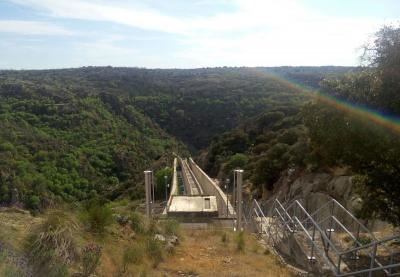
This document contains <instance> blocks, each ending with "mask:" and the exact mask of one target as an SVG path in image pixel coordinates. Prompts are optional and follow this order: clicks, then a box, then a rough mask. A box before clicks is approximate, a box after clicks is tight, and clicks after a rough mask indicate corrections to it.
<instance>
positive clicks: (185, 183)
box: [145, 156, 241, 229]
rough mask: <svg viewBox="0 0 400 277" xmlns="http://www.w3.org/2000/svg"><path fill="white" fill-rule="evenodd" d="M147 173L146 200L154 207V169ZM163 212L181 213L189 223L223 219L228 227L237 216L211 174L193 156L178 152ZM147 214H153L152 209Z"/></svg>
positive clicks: (182, 219)
mask: <svg viewBox="0 0 400 277" xmlns="http://www.w3.org/2000/svg"><path fill="white" fill-rule="evenodd" d="M147 174H148V175H147ZM147 174H145V177H146V178H147V179H146V182H145V183H146V184H147V185H146V203H147V202H149V206H150V211H151V202H152V201H151V199H152V198H151V193H152V192H151V191H152V188H151V183H152V177H151V176H152V173H151V174H150V173H147ZM240 187H241V185H240ZM149 195H150V196H149ZM149 197H150V198H149ZM238 197H240V198H241V196H238V195H237V196H235V198H238ZM146 207H147V205H146ZM162 214H163V215H164V216H173V217H178V218H180V221H181V222H186V223H189V222H190V223H193V222H196V223H199V222H203V223H206V222H208V223H210V222H212V221H214V220H218V221H221V220H222V221H224V222H223V224H222V225H224V226H226V227H228V226H229V227H234V226H233V223H234V220H235V219H236V211H235V209H234V208H233V206H232V205H231V203H230V201H229V198H228V197H227V195H225V193H224V192H223V191H222V189H221V188H220V187H219V186H218V185H217V183H216V182H214V181H213V180H212V179H211V178H210V177H208V176H207V174H206V173H205V172H204V171H203V170H202V169H201V168H200V167H199V166H198V165H197V164H196V163H195V162H194V161H193V160H192V159H191V158H189V159H182V158H180V157H178V156H177V157H176V158H175V159H174V170H173V180H172V186H171V191H170V196H169V199H168V201H167V203H166V206H165V208H164V210H163V212H162ZM148 216H151V212H150V214H149V215H148ZM238 224H239V225H237V223H236V226H235V227H236V228H238V226H241V225H240V224H241V220H239V223H238ZM239 229H240V228H239Z"/></svg>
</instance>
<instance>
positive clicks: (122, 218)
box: [114, 214, 129, 226]
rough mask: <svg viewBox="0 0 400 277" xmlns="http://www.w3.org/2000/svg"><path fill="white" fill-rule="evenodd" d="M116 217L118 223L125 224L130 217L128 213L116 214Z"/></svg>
mask: <svg viewBox="0 0 400 277" xmlns="http://www.w3.org/2000/svg"><path fill="white" fill-rule="evenodd" d="M114 219H115V221H117V222H118V224H120V225H123V226H124V225H126V224H128V223H129V217H128V216H126V215H121V214H116V215H115V216H114Z"/></svg>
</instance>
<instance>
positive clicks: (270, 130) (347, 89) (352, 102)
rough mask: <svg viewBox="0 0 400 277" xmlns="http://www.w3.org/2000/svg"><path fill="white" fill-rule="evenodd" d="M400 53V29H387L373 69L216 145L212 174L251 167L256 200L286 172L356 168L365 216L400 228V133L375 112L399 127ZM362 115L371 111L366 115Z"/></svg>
mask: <svg viewBox="0 0 400 277" xmlns="http://www.w3.org/2000/svg"><path fill="white" fill-rule="evenodd" d="M399 51H400V28H394V27H384V28H383V29H381V30H380V31H379V32H378V33H377V34H376V39H375V41H374V42H373V43H372V44H371V45H368V46H367V47H366V55H365V56H364V61H366V63H367V65H368V66H367V67H365V68H364V69H363V70H361V69H359V70H357V71H355V72H351V73H348V74H345V75H342V76H336V77H331V78H326V79H324V80H323V81H322V82H320V86H321V88H320V91H319V92H318V93H319V94H320V96H321V97H316V98H315V100H313V101H311V102H310V103H307V104H306V105H298V104H296V103H291V104H290V105H286V106H284V107H280V108H275V109H271V110H268V111H267V112H265V113H264V114H262V115H259V116H256V117H254V118H252V119H250V120H248V121H247V122H246V123H244V124H242V125H241V126H240V127H239V128H237V129H235V130H232V131H230V132H227V133H224V134H222V135H220V136H219V137H217V138H215V139H214V140H213V141H212V143H211V145H210V147H209V149H208V152H207V155H206V157H205V159H204V160H205V165H206V169H207V170H208V172H210V173H211V174H212V175H221V174H222V175H227V174H229V172H230V171H231V169H232V168H235V167H242V168H244V169H245V170H246V171H245V172H246V174H245V178H246V179H247V180H248V181H249V182H251V184H252V185H253V186H252V189H253V194H254V195H255V196H256V197H257V196H258V197H260V196H261V194H260V192H262V191H263V190H272V189H273V188H274V183H275V182H276V181H277V180H278V179H279V178H280V176H281V174H282V172H283V171H285V172H286V171H287V170H291V169H294V168H303V169H304V168H307V169H309V170H323V169H325V168H329V167H334V166H341V167H349V168H350V169H351V170H352V171H353V174H355V175H356V178H355V179H354V180H355V182H356V184H357V187H358V191H359V195H360V196H361V197H362V199H363V200H364V201H363V206H362V208H361V210H360V211H359V215H360V216H362V217H365V218H380V219H383V220H387V221H389V222H391V223H393V224H395V225H400V202H399V201H398V199H400V189H399V183H398V182H399V181H398V180H399V179H400V167H399V164H400V140H399V135H400V134H399V133H398V131H395V130H393V129H388V128H387V127H383V126H381V125H379V124H376V123H374V122H371V121H370V119H371V117H369V116H372V117H375V118H377V117H379V116H380V115H377V114H376V112H375V114H374V113H373V112H371V111H368V110H367V109H370V110H374V111H378V112H379V113H381V115H383V116H386V117H387V119H386V120H392V123H393V125H392V126H396V125H397V127H398V120H397V121H396V118H398V117H399V116H400V97H399V94H400V85H399V84H400V83H399V80H400V58H399V57H400V54H399V53H400V52H399ZM327 98H328V99H329V101H326V99H327ZM332 102H336V103H338V104H337V105H332ZM340 105H347V106H346V107H347V109H338V108H337V107H338V106H340ZM351 106H352V108H348V107H351ZM356 110H363V111H364V113H361V115H363V116H360V113H358V112H352V111H356ZM378 121H379V120H378ZM247 161H248V162H247Z"/></svg>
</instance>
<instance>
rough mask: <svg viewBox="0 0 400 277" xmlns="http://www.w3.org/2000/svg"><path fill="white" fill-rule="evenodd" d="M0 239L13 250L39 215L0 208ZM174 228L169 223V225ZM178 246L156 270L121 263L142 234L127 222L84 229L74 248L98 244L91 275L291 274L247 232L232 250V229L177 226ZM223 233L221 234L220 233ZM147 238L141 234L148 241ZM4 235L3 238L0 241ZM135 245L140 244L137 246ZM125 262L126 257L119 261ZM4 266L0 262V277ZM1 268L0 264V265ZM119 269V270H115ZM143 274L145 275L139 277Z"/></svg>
mask: <svg viewBox="0 0 400 277" xmlns="http://www.w3.org/2000/svg"><path fill="white" fill-rule="evenodd" d="M0 220H1V222H2V223H3V224H2V227H1V228H0V238H1V237H2V239H3V241H7V243H9V244H10V246H11V247H12V248H13V249H16V250H17V252H19V251H18V250H19V249H22V243H23V242H24V241H25V240H26V238H27V237H28V236H29V233H30V230H33V229H35V228H33V229H32V228H30V227H35V226H40V225H41V223H43V222H44V221H45V217H44V216H43V217H42V216H38V217H32V216H31V215H29V214H28V213H20V212H16V211H0ZM172 227H175V226H172ZM181 234H182V240H181V244H180V245H179V246H178V247H177V248H176V250H175V251H174V253H173V254H168V253H165V259H164V261H162V262H161V263H160V264H159V265H158V266H157V267H156V268H154V267H153V266H154V261H153V259H152V257H150V255H148V254H146V253H147V252H146V253H145V254H143V259H140V261H133V262H131V263H126V265H125V266H126V270H125V273H123V272H122V271H123V270H121V269H122V268H123V266H124V259H123V258H124V252H125V251H126V249H130V248H137V247H139V246H140V245H141V244H143V243H144V242H145V239H146V237H145V236H144V235H140V234H136V236H135V237H132V236H131V235H132V229H131V227H130V226H129V224H128V225H126V226H120V225H118V224H113V225H112V226H110V228H108V230H107V232H106V233H105V234H104V236H101V237H99V236H96V235H94V234H91V233H88V232H82V233H80V234H77V237H76V240H77V246H78V247H80V248H82V247H83V246H85V245H86V244H87V243H90V242H94V243H96V244H98V245H100V246H101V247H102V255H101V259H100V264H99V266H98V267H97V269H96V276H99V277H109V276H110V277H111V276H112V277H113V276H150V277H157V276H160V277H161V276H162V277H166V276H171V277H172V276H190V275H189V274H191V276H218V277H224V276H230V277H231V276H237V277H239V276H252V277H253V276H274V277H275V276H276V277H279V276H294V275H293V274H292V273H291V272H290V271H289V270H288V269H287V268H286V267H284V266H283V265H281V264H280V263H279V262H278V260H277V259H276V258H275V257H274V256H273V255H272V254H268V253H267V254H265V253H264V252H265V251H264V249H263V247H262V246H261V245H260V244H259V243H258V242H257V241H256V239H255V238H254V237H253V236H252V235H249V234H245V235H244V242H245V243H244V251H242V252H240V251H238V250H237V233H234V232H230V231H226V230H219V229H211V230H181ZM224 234H225V235H224ZM149 237H150V236H147V239H149ZM5 238H6V239H5ZM139 248H140V247H139ZM125 262H126V261H125ZM79 266H80V263H75V262H74V263H73V264H70V265H69V266H68V267H69V269H70V273H74V272H80V271H81V270H80V268H79ZM2 267H4V264H3V265H2V263H1V262H0V276H1V274H2ZM3 269H4V268H3ZM121 272H122V274H121ZM143 273H146V274H145V275H144V274H143Z"/></svg>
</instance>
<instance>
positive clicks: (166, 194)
mask: <svg viewBox="0 0 400 277" xmlns="http://www.w3.org/2000/svg"><path fill="white" fill-rule="evenodd" d="M167 179H168V177H167V175H164V181H165V182H164V184H165V201H166V202H168V186H167Z"/></svg>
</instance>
